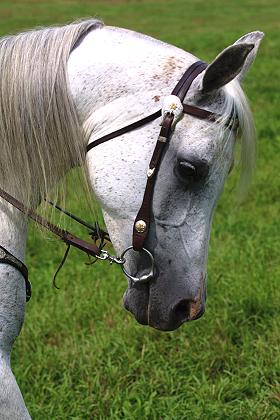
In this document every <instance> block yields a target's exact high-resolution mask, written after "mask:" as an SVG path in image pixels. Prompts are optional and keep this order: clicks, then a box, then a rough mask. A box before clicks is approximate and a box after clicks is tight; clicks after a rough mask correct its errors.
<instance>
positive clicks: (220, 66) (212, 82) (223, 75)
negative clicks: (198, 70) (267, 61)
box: [202, 32, 263, 93]
mask: <svg viewBox="0 0 280 420" xmlns="http://www.w3.org/2000/svg"><path fill="white" fill-rule="evenodd" d="M262 37H263V33H262V32H252V33H251V34H247V35H244V36H243V37H242V38H240V39H239V40H238V41H236V43H235V44H234V45H231V46H229V47H228V48H226V49H225V50H224V51H222V52H221V53H220V54H219V55H218V56H217V57H216V58H215V60H214V61H213V62H212V63H211V64H210V65H209V66H208V67H207V69H206V71H205V74H204V77H203V80H202V92H203V93H208V92H211V91H213V90H217V89H219V88H221V87H222V86H224V85H226V84H227V83H229V82H231V81H232V80H233V79H234V78H235V77H238V79H239V80H241V79H242V78H243V77H244V75H245V73H246V72H247V71H248V69H249V67H250V65H251V64H252V62H253V61H254V58H255V56H256V53H257V50H258V46H259V44H260V41H261V38H262Z"/></svg>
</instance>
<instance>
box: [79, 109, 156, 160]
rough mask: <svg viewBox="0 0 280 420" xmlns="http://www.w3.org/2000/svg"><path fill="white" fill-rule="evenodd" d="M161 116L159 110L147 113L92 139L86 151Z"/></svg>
mask: <svg viewBox="0 0 280 420" xmlns="http://www.w3.org/2000/svg"><path fill="white" fill-rule="evenodd" d="M160 116H161V110H159V111H157V112H154V113H153V114H151V115H148V116H147V117H145V118H142V119H141V120H138V121H136V122H134V123H132V124H129V125H126V126H125V127H122V128H120V129H119V130H116V131H113V132H112V133H109V134H106V135H105V136H103V137H100V138H99V139H98V140H94V141H92V142H91V143H89V144H88V145H87V148H86V151H87V152H89V151H90V150H91V149H93V148H94V147H96V146H98V145H99V144H102V143H105V142H106V141H108V140H112V139H114V138H115V137H119V136H121V135H123V134H125V133H128V132H129V131H132V130H135V129H136V128H139V127H142V126H143V125H146V124H148V123H149V122H151V121H154V120H156V119H157V118H159V117H160Z"/></svg>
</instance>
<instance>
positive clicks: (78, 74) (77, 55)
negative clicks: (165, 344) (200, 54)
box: [0, 21, 263, 420]
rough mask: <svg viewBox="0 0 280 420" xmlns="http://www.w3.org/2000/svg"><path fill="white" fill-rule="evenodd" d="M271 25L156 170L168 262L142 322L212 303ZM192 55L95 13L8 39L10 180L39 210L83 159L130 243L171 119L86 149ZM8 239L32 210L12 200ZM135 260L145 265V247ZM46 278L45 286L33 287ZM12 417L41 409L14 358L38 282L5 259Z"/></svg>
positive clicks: (235, 49) (4, 158) (0, 131)
mask: <svg viewBox="0 0 280 420" xmlns="http://www.w3.org/2000/svg"><path fill="white" fill-rule="evenodd" d="M262 37H263V34H262V33H261V32H253V33H249V34H247V35H244V36H243V37H242V38H240V39H239V40H238V41H236V42H235V44H233V45H231V46H229V47H228V48H226V49H225V50H224V51H223V52H222V53H221V54H219V55H218V56H217V58H216V59H215V60H214V61H213V62H212V63H211V64H210V65H209V66H208V67H207V68H206V70H205V71H203V72H202V73H201V74H200V75H199V76H198V77H196V78H195V80H194V81H193V83H192V84H191V87H190V89H189V91H188V93H187V96H186V98H185V102H186V103H188V104H191V105H194V106H196V107H200V108H202V109H205V110H208V111H211V112H214V113H217V114H220V115H222V117H221V118H220V119H219V120H218V121H216V122H215V123H213V122H212V121H208V120H205V119H199V118H196V117H194V116H190V115H184V116H183V117H182V118H181V119H180V120H179V121H178V122H177V124H176V127H175V130H174V132H173V134H172V137H171V139H170V143H169V145H168V146H167V148H166V151H165V153H164V156H163V159H162V162H161V166H160V169H159V172H158V174H157V179H156V185H155V191H154V196H153V201H152V220H151V225H150V230H149V234H148V237H147V239H146V242H145V247H146V248H147V249H148V250H150V251H151V252H152V254H153V257H154V260H155V265H156V272H155V273H154V276H153V278H152V280H151V281H150V282H148V283H144V284H142V283H141V284H139V283H135V282H133V281H129V284H128V289H127V292H126V294H125V297H124V305H125V307H126V308H127V309H128V310H129V311H131V312H132V313H133V314H134V316H135V318H136V319H137V321H138V322H140V323H142V324H148V325H150V326H153V327H155V328H158V329H161V330H173V329H176V328H177V327H178V326H179V325H181V324H182V323H183V322H184V321H189V320H192V319H196V318H197V317H199V316H201V314H202V313H203V311H204V305H205V298H206V263H207V249H208V241H209V232H210V225H211V220H212V215H213V210H214V208H215V204H216V202H217V200H218V197H219V195H220V193H221V191H222V189H223V185H224V182H225V179H226V178H227V175H228V173H229V171H230V168H231V166H232V164H233V154H234V145H235V140H236V137H237V130H236V129H235V128H234V125H228V124H227V122H228V120H229V118H231V119H232V120H234V121H235V120H238V123H239V129H238V132H239V137H240V139H241V149H242V150H241V154H242V161H243V177H244V178H247V177H248V174H249V173H250V171H251V169H252V166H253V154H254V153H253V152H254V126H253V122H252V118H251V114H250V110H249V106H248V103H247V101H246V98H245V96H244V93H243V91H242V89H241V87H240V84H239V82H240V81H241V80H242V79H243V77H244V76H245V74H246V73H247V71H248V69H249V67H250V66H251V64H252V62H253V60H254V58H255V56H256V53H257V50H258V47H259V43H260V41H261V39H262ZM196 60H197V59H196V57H194V56H193V55H192V54H190V53H188V52H185V51H183V50H181V49H178V48H176V47H174V46H171V45H168V44H165V43H163V42H160V41H157V40H155V39H152V38H150V37H148V36H144V35H140V34H138V33H135V32H132V31H128V30H125V29H119V28H113V27H106V26H103V25H102V24H101V23H100V22H96V21H84V22H79V23H75V24H72V25H68V26H64V27H61V28H47V29H40V30H37V31H30V32H28V33H24V34H19V35H17V36H15V37H6V38H2V39H1V40H0V72H1V81H0V90H1V92H0V96H1V97H0V102H1V103H0V140H1V157H0V187H1V188H3V189H5V190H7V191H9V192H10V193H11V194H13V195H14V196H16V197H17V198H18V199H20V200H22V201H24V202H25V204H27V205H30V206H32V207H36V206H37V204H38V203H39V202H40V198H41V197H43V196H45V195H46V194H48V193H49V191H50V190H51V189H53V187H54V186H55V185H56V183H57V182H58V181H59V180H60V179H61V177H62V176H63V175H64V174H65V173H66V172H67V171H68V170H69V169H71V168H72V167H73V166H78V165H80V166H84V167H85V168H86V169H87V171H88V175H89V180H90V184H91V186H92V188H93V190H94V192H95V195H96V197H97V198H98V200H99V202H100V204H101V207H102V210H103V214H104V218H105V222H106V225H107V228H108V231H109V233H110V236H111V238H112V241H113V245H114V248H115V250H116V252H117V253H119V254H120V253H121V252H122V251H123V250H124V249H125V248H127V247H129V246H130V245H131V240H132V239H131V236H132V227H133V223H134V219H135V216H136V214H137V212H138V210H139V208H140V205H141V201H142V197H143V191H144V188H145V184H146V171H147V167H148V163H149V161H150V158H151V154H152V151H153V148H154V146H155V142H156V139H157V137H158V132H159V123H160V120H159V119H156V120H154V121H153V122H150V123H149V124H146V125H144V126H142V127H141V128H138V129H137V130H133V131H131V132H129V133H126V134H124V135H121V136H118V137H116V138H114V139H113V140H110V141H108V142H106V143H104V144H101V145H99V146H97V147H95V148H93V149H92V150H90V151H89V152H88V154H87V156H86V155H85V149H86V145H87V143H89V142H92V141H93V140H95V139H98V138H100V137H101V136H103V135H104V134H107V133H110V132H112V131H114V130H116V129H119V128H121V127H123V126H126V125H128V124H130V123H132V122H135V121H137V120H139V119H141V118H143V117H145V116H147V115H149V114H151V113H153V112H155V111H157V110H158V109H160V108H161V103H162V101H163V99H164V98H165V97H166V96H167V95H170V93H171V91H172V89H173V88H174V86H175V85H176V83H177V82H178V80H179V79H180V78H181V76H182V74H183V73H184V72H185V70H186V69H187V68H189V67H190V66H191V65H192V64H193V63H194V62H195V61H196ZM0 205H1V207H0V217H1V225H0V232H1V243H0V245H2V246H3V247H5V248H6V249H7V250H9V252H10V253H11V254H13V255H14V256H15V257H16V258H18V259H19V260H21V261H23V260H24V254H25V241H26V232H27V220H26V217H24V216H23V215H22V214H20V212H18V210H15V209H14V208H13V207H12V206H11V205H9V204H7V203H6V202H5V201H4V200H1V202H0ZM125 267H126V269H127V270H129V271H130V272H131V273H133V274H134V275H135V276H141V275H142V273H143V272H145V270H146V269H147V267H146V260H145V257H144V256H143V253H137V252H130V253H128V254H127V258H126V265H125ZM34 287H36V285H35V286H34ZM0 291H1V301H0V418H1V419H13V420H15V419H21V420H22V419H29V418H30V416H29V414H28V411H27V409H26V407H25V404H24V401H23V398H22V396H21V393H20V390H19V388H18V386H17V383H16V380H15V378H14V376H13V374H12V372H11V368H10V353H11V349H12V345H13V343H14V340H15V339H16V337H17V336H18V334H19V332H20V329H21V326H22V323H23V319H24V311H25V298H26V296H25V294H26V290H25V282H24V279H23V277H22V274H21V273H20V272H19V271H18V270H17V269H16V268H15V267H12V266H11V265H7V264H0Z"/></svg>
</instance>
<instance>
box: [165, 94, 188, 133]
mask: <svg viewBox="0 0 280 420" xmlns="http://www.w3.org/2000/svg"><path fill="white" fill-rule="evenodd" d="M183 111H184V107H183V105H182V102H181V101H180V99H179V98H178V96H176V95H168V96H166V97H165V98H164V99H163V104H162V109H161V115H162V121H163V120H164V118H165V116H166V115H167V114H172V115H173V116H174V118H173V121H172V125H171V129H172V130H174V128H175V126H176V124H177V122H178V121H179V120H180V119H181V118H182V115H183Z"/></svg>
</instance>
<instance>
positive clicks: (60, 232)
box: [0, 188, 101, 257]
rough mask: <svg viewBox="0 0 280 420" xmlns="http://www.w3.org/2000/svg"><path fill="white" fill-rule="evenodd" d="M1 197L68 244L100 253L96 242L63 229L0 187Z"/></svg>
mask: <svg viewBox="0 0 280 420" xmlns="http://www.w3.org/2000/svg"><path fill="white" fill-rule="evenodd" d="M0 197H2V198H4V200H6V201H7V202H8V203H10V204H11V205H12V206H14V207H15V208H17V209H18V210H20V211H21V212H22V213H24V214H26V215H27V216H28V217H29V218H30V219H32V220H34V221H35V222H36V223H38V224H39V225H41V226H43V227H45V228H46V229H48V230H49V231H51V232H52V233H53V234H54V235H56V236H58V237H59V238H60V239H61V240H62V241H63V242H65V243H66V244H67V245H72V246H74V247H75V248H78V249H80V250H81V251H83V252H85V253H86V254H88V255H91V256H93V257H95V256H96V255H100V252H101V249H100V247H99V246H97V245H96V244H95V243H94V242H87V241H84V240H83V239H80V238H78V237H77V236H75V235H73V234H72V233H70V232H68V231H67V230H64V229H61V228H59V227H58V226H55V225H53V224H52V223H50V222H49V221H48V220H46V219H44V218H43V217H42V216H40V215H39V214H37V213H36V212H35V211H34V210H32V209H29V208H28V207H26V206H25V205H24V204H23V203H21V202H20V201H18V200H17V199H16V198H15V197H13V196H11V195H10V194H8V193H7V192H6V191H4V190H2V189H1V188H0Z"/></svg>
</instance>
